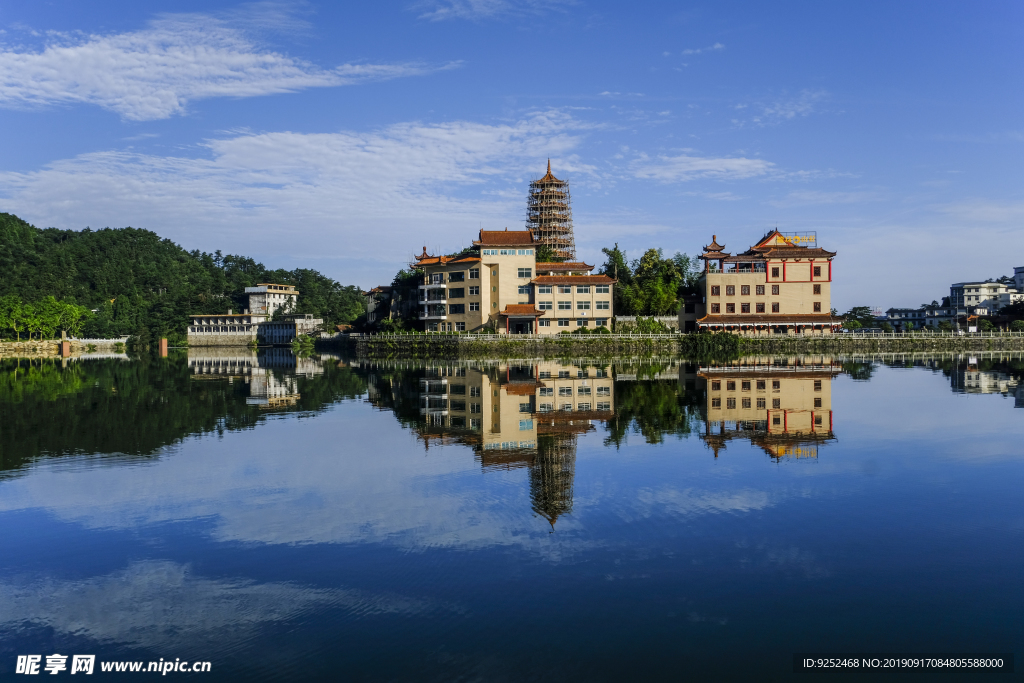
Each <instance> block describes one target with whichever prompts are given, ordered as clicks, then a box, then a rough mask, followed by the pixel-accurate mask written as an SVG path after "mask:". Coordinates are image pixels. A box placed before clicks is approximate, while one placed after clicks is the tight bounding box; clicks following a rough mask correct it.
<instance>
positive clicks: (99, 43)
mask: <svg viewBox="0 0 1024 683" xmlns="http://www.w3.org/2000/svg"><path fill="white" fill-rule="evenodd" d="M246 26H252V22H241V21H237V20H236V19H235V18H232V17H231V16H228V17H227V18H222V17H220V16H214V15H200V14H180V15H165V16H163V17H161V18H159V19H157V20H154V21H152V22H150V24H149V26H148V27H147V28H145V29H143V30H140V31H134V32H129V33H119V34H111V35H79V34H58V33H51V34H47V39H46V44H45V45H44V46H43V47H42V48H41V49H39V50H30V49H25V48H22V47H7V48H2V49H0V105H3V106H7V107H25V106H29V107H31V106H42V105H54V104H58V105H59V104H73V103H89V104H95V105H98V106H100V107H103V108H105V109H109V110H111V111H114V112H116V113H118V114H120V115H121V116H122V117H123V118H125V119H129V120H135V121H142V120H152V119H163V118H168V117H170V116H173V115H175V114H182V113H184V112H185V111H186V108H187V106H188V104H189V102H194V101H196V100H201V99H207V98H212V97H254V96H260V95H270V94H275V93H286V92H295V91H298V90H302V89H305V88H317V87H335V86H343V85H352V84H356V83H362V82H367V81H374V80H384V79H390V78H399V77H402V76H413V75H419V74H424V73H428V72H431V71H435V70H437V69H438V68H442V69H443V68H451V67H453V66H456V65H455V64H448V65H444V66H441V67H432V66H427V65H424V64H411V63H405V64H342V65H340V66H337V67H334V68H328V69H325V68H321V67H319V66H316V65H314V64H312V63H309V62H307V61H304V60H301V59H297V58H294V57H289V56H287V55H284V54H281V53H279V52H273V51H270V50H267V49H263V48H262V47H260V46H259V45H257V44H256V42H255V41H254V40H253V39H252V38H251V37H250V35H249V33H248V32H247V31H246V30H244V29H243V28H242V27H246Z"/></svg>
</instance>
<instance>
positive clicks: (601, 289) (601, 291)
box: [594, 285, 611, 294]
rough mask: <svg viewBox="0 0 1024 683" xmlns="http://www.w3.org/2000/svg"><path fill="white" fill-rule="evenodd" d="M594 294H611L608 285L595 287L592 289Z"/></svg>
mask: <svg viewBox="0 0 1024 683" xmlns="http://www.w3.org/2000/svg"><path fill="white" fill-rule="evenodd" d="M594 293H595V294H609V293H611V289H610V287H609V285H597V286H596V287H594Z"/></svg>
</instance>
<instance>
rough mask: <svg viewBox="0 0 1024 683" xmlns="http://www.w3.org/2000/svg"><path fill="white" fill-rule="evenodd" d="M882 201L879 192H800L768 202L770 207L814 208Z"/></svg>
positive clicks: (882, 197)
mask: <svg viewBox="0 0 1024 683" xmlns="http://www.w3.org/2000/svg"><path fill="white" fill-rule="evenodd" d="M882 199H884V196H883V195H882V194H881V193H879V192H819V191H815V190H801V191H797V192H790V193H789V194H787V195H786V196H785V197H783V198H782V199H774V200H772V201H770V202H768V203H769V204H771V205H772V206H777V207H791V206H814V205H824V204H860V203H861V202H877V201H881V200H882Z"/></svg>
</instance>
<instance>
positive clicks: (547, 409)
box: [537, 403, 555, 413]
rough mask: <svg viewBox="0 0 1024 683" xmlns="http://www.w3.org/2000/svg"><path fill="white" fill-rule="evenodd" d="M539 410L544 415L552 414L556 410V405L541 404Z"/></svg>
mask: <svg viewBox="0 0 1024 683" xmlns="http://www.w3.org/2000/svg"><path fill="white" fill-rule="evenodd" d="M537 408H538V410H540V412H542V413H550V412H551V411H552V410H554V409H555V404H554V403H541V404H540V405H539V406H537Z"/></svg>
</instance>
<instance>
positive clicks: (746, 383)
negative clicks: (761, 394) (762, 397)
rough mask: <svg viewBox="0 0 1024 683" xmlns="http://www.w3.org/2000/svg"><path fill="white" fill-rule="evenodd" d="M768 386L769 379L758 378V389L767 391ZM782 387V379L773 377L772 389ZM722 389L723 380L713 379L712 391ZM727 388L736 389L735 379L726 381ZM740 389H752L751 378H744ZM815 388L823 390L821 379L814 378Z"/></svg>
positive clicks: (728, 389) (727, 389)
mask: <svg viewBox="0 0 1024 683" xmlns="http://www.w3.org/2000/svg"><path fill="white" fill-rule="evenodd" d="M767 387H768V383H767V380H763V379H759V380H757V390H758V391H765V390H766V389H767ZM781 388H782V381H781V380H777V379H773V380H772V391H778V390H779V389H781ZM721 390H722V381H721V380H718V379H713V380H711V391H721ZM725 390H726V391H736V382H735V381H734V380H727V381H726V382H725ZM740 390H741V391H750V380H749V379H745V380H742V381H741V382H740ZM814 390H815V391H821V380H820V379H816V380H814Z"/></svg>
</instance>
